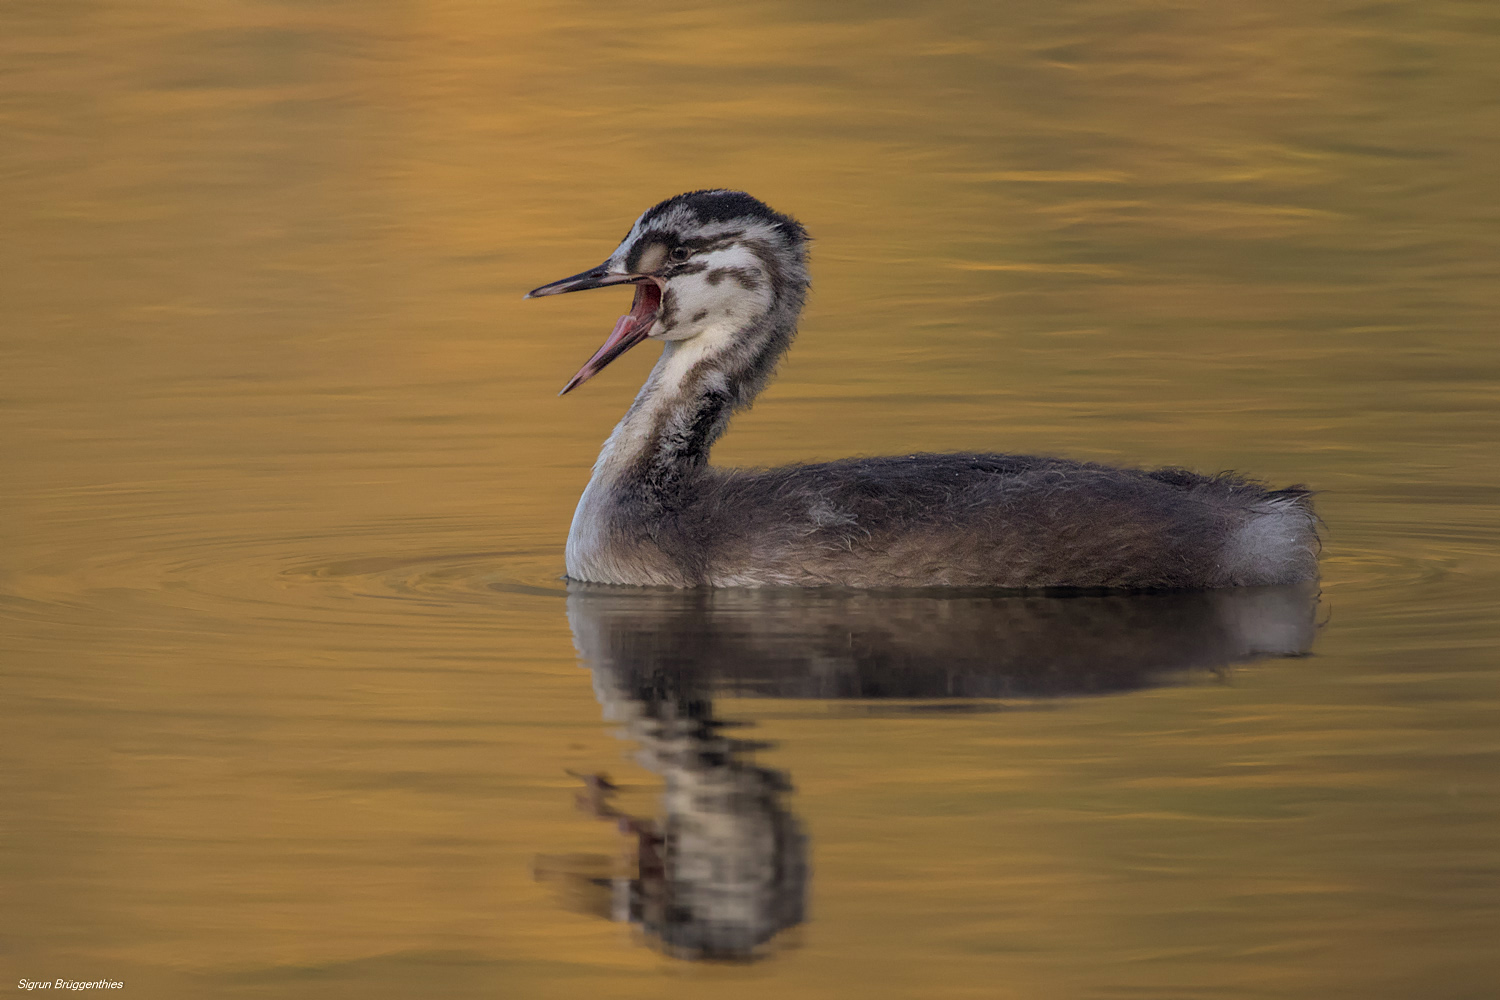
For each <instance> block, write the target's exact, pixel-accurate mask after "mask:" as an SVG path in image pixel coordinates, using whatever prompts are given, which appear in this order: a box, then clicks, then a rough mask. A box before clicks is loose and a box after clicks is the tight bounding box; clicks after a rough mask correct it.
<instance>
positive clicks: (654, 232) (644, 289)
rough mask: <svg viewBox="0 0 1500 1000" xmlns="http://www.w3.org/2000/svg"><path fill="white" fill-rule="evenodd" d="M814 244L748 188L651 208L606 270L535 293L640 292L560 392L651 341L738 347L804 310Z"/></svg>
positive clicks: (701, 194)
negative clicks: (789, 311)
mask: <svg viewBox="0 0 1500 1000" xmlns="http://www.w3.org/2000/svg"><path fill="white" fill-rule="evenodd" d="M807 243H808V237H807V231H806V230H804V229H803V228H802V226H801V224H800V223H798V222H797V220H795V219H793V218H791V217H790V216H787V215H782V214H781V213H779V212H776V211H773V210H772V209H771V208H770V207H769V206H767V205H766V204H765V203H764V202H761V201H758V200H756V199H755V198H752V197H750V196H749V195H748V194H745V193H744V192H741V191H725V190H711V191H691V192H688V193H687V194H680V195H678V196H676V197H675V198H668V199H667V200H666V201H664V202H661V203H660V204H658V205H656V206H654V207H652V208H650V209H648V210H647V211H646V212H645V213H643V214H642V215H641V217H640V218H639V219H637V220H635V225H633V226H631V227H630V232H629V234H627V235H626V237H625V239H624V241H622V242H621V243H620V245H619V246H618V247H617V248H615V252H614V253H612V254H610V255H609V258H608V259H607V260H605V262H604V263H602V264H600V265H599V266H598V267H595V268H591V269H589V270H587V271H584V272H582V273H580V274H575V275H573V276H572V277H570V278H563V279H562V280H561V281H554V282H552V283H551V284H548V285H543V286H542V287H540V288H534V289H532V290H531V291H530V292H529V293H528V294H527V295H526V298H528V299H531V298H539V297H541V296H543V295H561V294H563V293H564V292H579V291H583V290H584V289H586V288H604V287H606V286H609V285H634V286H635V302H634V303H633V304H632V305H631V307H630V312H629V313H627V314H626V315H624V316H621V317H620V319H619V320H618V321H617V322H616V323H615V328H614V330H613V331H612V332H611V333H610V335H609V337H608V338H606V339H605V341H604V345H603V346H602V347H600V348H599V350H598V351H596V352H595V353H594V356H593V357H591V358H589V360H588V361H587V362H586V363H585V364H584V366H583V367H582V368H580V369H579V370H578V374H576V375H574V376H573V378H572V379H570V380H569V382H568V384H567V385H565V386H564V387H563V390H562V393H560V394H559V395H561V394H563V393H567V392H569V391H571V390H572V389H574V388H575V387H577V386H578V385H579V384H581V383H583V382H585V381H587V380H588V379H590V378H592V377H593V376H594V375H596V374H598V373H599V372H600V371H601V370H602V369H603V368H604V366H605V365H607V364H609V363H610V362H611V361H613V360H614V359H615V358H618V357H619V356H620V355H622V354H624V353H625V352H626V351H628V350H630V348H632V347H634V346H635V345H636V344H639V343H640V342H641V341H643V340H646V339H647V338H651V339H655V340H662V341H679V340H691V339H694V338H708V339H709V340H713V341H719V340H722V341H723V342H724V343H725V345H726V346H729V345H732V344H733V342H734V341H735V339H736V338H737V337H739V336H740V335H741V334H742V332H743V331H745V330H747V329H749V328H751V327H753V326H754V325H755V324H756V323H757V321H759V320H760V319H762V318H763V317H765V316H766V315H767V314H769V313H771V312H772V311H773V310H775V309H776V308H777V307H778V306H781V305H785V304H787V303H788V302H790V303H791V305H792V307H794V308H800V306H801V301H802V293H803V291H804V290H805V289H806V287H807ZM789 293H790V295H789Z"/></svg>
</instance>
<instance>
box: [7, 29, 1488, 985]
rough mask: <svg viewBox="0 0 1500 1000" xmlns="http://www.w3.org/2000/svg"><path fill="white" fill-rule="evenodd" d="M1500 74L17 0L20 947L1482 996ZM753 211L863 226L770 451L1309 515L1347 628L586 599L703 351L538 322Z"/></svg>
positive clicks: (115, 960)
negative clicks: (586, 532)
mask: <svg viewBox="0 0 1500 1000" xmlns="http://www.w3.org/2000/svg"><path fill="white" fill-rule="evenodd" d="M1497 67H1500V18H1497V15H1496V13H1495V10H1494V9H1493V8H1492V6H1491V5H1488V4H1483V3H1478V2H1468V3H1464V2H1454V3H1426V4H1418V3H1386V4H1368V3H1346V4H1341V3H1327V4H1314V5H1306V4H1301V5H1298V4H1290V3H1274V2H1273V3H1262V4H1251V5H1196V6H1195V5H1173V4H1157V3H1132V2H1128V0H1110V2H1104V0H1100V2H1088V3H1081V4H1072V5H1064V6H1058V5H1054V4H1019V5H1017V4H1011V5H1007V6H1003V7H985V6H973V5H966V4H959V3H936V4H927V5H923V6H922V7H921V8H920V9H918V8H909V7H900V6H895V5H877V4H868V5H862V6H858V7H851V6H849V5H833V4H826V5H825V4H816V3H814V4H806V3H803V4H797V5H783V4H749V5H745V4H741V5H735V6H734V7H733V8H721V7H712V6H710V7H676V8H672V9H671V10H668V11H660V12H657V11H650V10H646V9H642V8H620V7H610V8H601V7H598V6H596V5H578V4H569V3H552V4H544V3H539V4H517V5H509V6H506V7H505V8H503V9H501V8H497V7H494V6H491V5H483V4H465V3H456V2H439V3H424V4H407V3H399V2H383V3H367V4H341V3H337V2H328V3H276V2H269V0H266V2H251V0H240V2H225V3H218V4H183V3H165V2H161V3H149V2H148V3H130V4H127V3H114V2H85V0H76V2H75V0H69V2H61V0H48V2H24V0H12V2H10V3H8V4H6V5H4V7H3V8H0V122H3V127H4V132H5V136H6V141H5V142H4V143H3V144H0V190H3V194H4V197H3V202H0V204H3V205H4V209H3V211H4V217H5V238H4V240H3V241H0V303H3V305H0V316H3V319H4V322H3V323H0V419H3V427H4V429H5V430H4V433H3V434H0V471H3V479H0V482H3V486H0V643H3V645H0V650H3V658H0V678H3V684H4V688H3V690H4V697H3V699H0V753H3V755H4V760H5V766H4V768H3V771H0V799H3V803H4V804H3V806H0V836H3V840H4V850H3V851H0V900H3V902H0V968H3V971H4V973H5V974H6V975H8V976H9V977H10V979H11V981H12V982H15V981H17V980H19V979H31V980H50V979H54V978H57V977H62V978H65V979H74V980H89V979H97V978H100V977H107V978H111V979H114V980H123V981H125V982H126V984H127V989H129V990H130V991H131V992H132V993H135V994H138V995H144V996H174V997H175V996H184V997H186V996H312V995H317V996H326V997H341V996H348V997H372V996H393V997H407V996H438V995H442V996H479V995H486V996H488V995H496V994H499V995H505V996H526V997H549V996H556V997H573V996H579V995H592V996H642V995H648V994H650V995H662V996H679V995H683V996H685V995H689V994H692V995H700V994H702V993H704V992H707V991H713V992H714V993H715V994H717V995H722V996H726V997H737V996H752V995H753V996H763V995H766V994H767V993H776V994H778V995H787V996H807V997H824V996H826V997H844V996H854V995H860V996H874V997H884V996H890V997H905V996H923V997H967V996H982V997H995V996H1000V997H1011V996H1013V997H1038V996H1048V997H1052V996H1056V997H1123V996H1142V997H1153V998H1156V997H1199V996H1226V997H1308V998H1323V997H1332V996H1351V997H1356V996H1357V997H1361V998H1365V997H1402V998H1404V997H1412V996H1422V997H1455V998H1457V997H1465V998H1467V997H1479V996H1487V995H1489V994H1490V993H1492V992H1493V990H1494V988H1495V984H1496V982H1497V981H1500V962H1497V959H1496V957H1495V955H1496V950H1495V947H1494V942H1495V941H1496V940H1497V932H1500V759H1497V757H1500V735H1497V732H1500V729H1497V722H1500V711H1497V710H1500V684H1497V680H1500V670H1497V663H1496V659H1497V657H1496V653H1495V650H1496V646H1497V640H1500V627H1497V623H1496V615H1495V610H1494V609H1495V607H1496V604H1497V601H1500V555H1497V543H1500V492H1497V488H1500V472H1497V465H1496V462H1495V460H1494V455H1495V443H1496V441H1497V440H1500V388H1497V387H1500V338H1497V337H1496V336H1495V316H1496V314H1497V311H1500V310H1497V307H1500V293H1497V289H1500V280H1497V279H1500V274H1497V272H1500V263H1497V261H1500V254H1497V251H1500V225H1497V223H1500V218H1497V215H1500V213H1497V209H1496V207H1495V202H1494V181H1493V173H1494V164H1495V163H1496V162H1497V159H1500V156H1497V154H1500V106H1497V104H1496V101H1495V98H1494V95H1495V94H1496V93H1500V86H1497V85H1500V70H1497ZM709 185H727V186H734V187H742V188H745V189H747V190H750V191H752V192H753V193H755V194H757V195H759V196H761V197H763V198H765V199H766V200H767V201H769V202H770V203H771V204H772V205H774V206H776V207H777V208H779V209H781V210H783V211H787V212H790V213H792V214H795V215H797V216H798V217H799V218H800V219H802V221H803V222H804V223H806V225H807V226H808V228H809V229H810V230H811V231H812V233H813V235H814V236H815V237H816V239H817V243H816V245H815V248H814V252H815V257H814V281H815V284H814V293H813V298H812V301H811V304H810V307H809V309H808V311H807V314H806V317H805V320H804V323H803V326H802V333H801V338H800V340H799V342H798V344H797V345H796V347H795V348H794V349H793V351H792V353H791V355H790V356H789V358H788V361H787V363H786V364H785V366H784V368H783V371H782V375H781V377H780V379H779V381H778V382H777V383H776V384H775V385H774V386H773V387H772V389H771V390H770V391H769V392H768V393H767V394H766V396H765V397H764V398H763V399H762V400H761V402H760V403H759V404H758V406H757V408H756V409H755V410H754V411H753V412H752V413H750V414H747V415H745V416H743V417H741V418H740V419H739V420H738V421H737V423H736V425H735V429H734V431H733V432H732V433H731V434H730V436H729V437H728V438H727V439H726V440H725V441H724V442H723V443H722V444H721V445H720V446H719V448H718V449H717V451H716V459H717V460H718V461H722V462H726V463H743V464H751V463H777V462H784V461H793V460H800V459H810V458H828V457H836V456H840V455H846V454H854V453H866V454H869V453H881V452H902V451H912V450H936V449H948V448H951V449H988V450H1009V451H1024V452H1046V453H1063V454H1068V455H1071V456H1075V457H1080V458H1089V459H1097V460H1103V461H1113V462H1124V463H1142V464H1180V465H1187V466H1193V467H1197V468H1201V469H1207V470H1214V469H1222V468H1235V469H1239V470H1242V471H1245V472H1249V473H1253V474H1256V475H1260V476H1264V477H1266V478H1267V479H1268V480H1271V481H1274V482H1276V483H1289V482H1304V483H1307V484H1309V485H1311V486H1312V487H1314V488H1316V489H1318V490H1320V491H1321V494H1320V496H1319V500H1318V503H1319V510H1320V513H1321V514H1322V516H1323V518H1324V520H1325V522H1326V526H1325V550H1324V556H1323V567H1324V580H1323V586H1322V588H1321V594H1309V593H1303V592H1278V591H1272V592H1260V593H1253V592H1247V593H1243V594H1237V595H1217V596H1215V595H1175V596H1174V595H1157V596H1153V597H1141V598H1117V597H1116V598H1110V597H1082V598H1072V599H1050V598H1022V597H1015V596H1010V597H1005V596H997V595H986V594H969V593H960V594H949V595H943V594H904V595H903V594H867V595H862V594H822V595H814V596H808V595H797V594H784V593H782V594H762V595H745V594H740V595H733V594H730V595H712V596H704V595H697V596H694V595H686V596H683V595H675V596H674V595H666V594H655V595H633V596H632V595H623V596H622V595H619V594H609V593H605V594H599V593H597V592H594V591H590V590H588V589H578V588H575V589H574V591H573V592H571V593H570V592H569V590H568V587H567V585H566V584H565V583H564V582H563V581H562V580H561V579H560V574H561V571H562V541H563V538H564V536H565V534H566V529H567V524H568V520H569V517H570V516H571V512H572V506H573V503H574V501H575V499H576V497H577V495H578V492H579V491H580V490H581V488H582V486H583V484H584V482H585V480H586V477H587V475H588V468H589V465H590V463H591V462H592V459H593V456H594V453H595V451H596V449H597V447H598V444H599V442H600V441H601V440H602V439H603V437H604V435H605V434H606V433H607V432H608V430H609V428H610V427H611V426H612V425H613V422H614V421H615V419H617V417H618V415H619V413H620V412H621V411H622V410H623V408H624V406H625V405H626V403H627V402H628V400H629V398H630V397H631V395H632V394H633V392H634V390H635V387H636V386H637V385H638V384H639V381H640V379H641V378H642V377H643V375H644V373H645V371H646V370H647V367H648V366H649V364H650V363H651V360H652V359H651V358H650V357H649V356H648V355H649V354H650V353H651V352H652V350H653V349H652V348H649V347H645V348H641V349H638V350H637V351H636V352H634V353H632V354H631V355H630V356H628V357H626V358H624V359H623V360H621V361H619V362H617V363H615V364H614V365H613V366H611V368H610V369H609V370H608V371H607V372H606V373H605V374H604V375H602V376H600V377H599V378H596V379H595V380H593V381H592V382H590V383H589V384H588V385H586V386H584V387H583V389H581V390H580V391H579V392H577V393H575V394H573V395H570V396H569V397H567V398H566V399H562V400H559V399H556V398H555V397H554V394H555V393H556V391H557V389H558V388H559V387H560V386H561V385H562V383H563V382H564V381H565V380H566V379H567V377H568V376H569V375H570V374H571V373H572V372H573V371H574V370H575V369H576V368H577V367H578V365H579V364H580V363H581V362H582V361H583V360H584V359H585V358H586V357H587V356H588V355H589V354H590V353H591V352H592V351H593V350H594V348H595V347H596V346H597V345H598V343H599V342H600V341H601V340H602V339H603V336H604V335H605V334H606V333H607V332H608V329H609V326H610V324H611V322H612V321H613V319H614V317H615V316H616V315H617V314H618V312H619V311H620V310H621V309H622V308H623V301H624V298H625V293H619V294H618V295H613V294H612V293H608V292H596V293H593V294H592V295H588V296H582V295H580V296H570V297H568V298H566V299H557V300H548V301H546V302H527V303H522V302H521V301H520V299H519V297H520V295H521V293H522V292H524V291H525V290H526V289H528V288H530V287H533V286H535V285H537V284H539V283H541V282H543V281H546V280H550V279H553V278H556V277H560V276H562V275H565V274H570V273H573V272H574V271H576V270H578V269H579V268H581V267H584V266H587V265H590V264H592V263H594V262H596V261H597V260H599V259H600V258H601V257H602V256H603V255H604V253H606V252H607V251H608V250H609V249H610V248H611V247H613V245H614V244H615V242H616V241H617V240H618V238H619V237H620V235H621V234H622V233H623V232H624V231H625V229H626V228H627V227H628V225H629V223H630V221H631V220H632V219H633V218H634V217H635V215H636V214H638V213H639V212H640V211H641V210H642V209H643V208H645V207H647V206H648V205H650V204H652V203H653V202H655V201H656V200H658V199H660V198H662V197H665V196H667V195H670V194H673V193H675V192H677V191H681V190H686V189H689V188H694V187H702V186H709ZM615 299H620V301H618V302H617V301H615ZM1309 649H1310V652H1311V654H1312V655H1310V656H1308V655H1294V654H1301V653H1304V652H1307V651H1308V650H1309ZM731 722H738V723H753V727H750V726H740V727H738V728H736V727H733V726H730V725H728V723H731ZM621 737H623V739H622V738H621ZM763 744H765V745H763ZM601 772H603V773H607V774H608V775H609V776H610V779H611V780H612V783H613V784H615V785H618V786H619V790H618V791H615V792H611V791H610V790H609V789H608V788H607V787H605V786H604V785H602V784H601V783H600V782H599V780H598V779H597V778H595V777H592V776H595V775H597V774H599V773H601ZM694 789H697V792H694ZM705 789H707V790H708V791H705ZM710 792H711V793H712V794H710ZM695 795H697V796H698V797H697V798H695ZM715 796H717V798H715ZM579 800H581V801H579ZM715 803H717V804H715ZM726 803H728V804H726ZM580 805H581V806H582V807H583V808H582V809H580V808H579V806H580ZM591 814H592V816H591ZM595 817H602V818H603V819H606V820H609V821H610V822H600V821H599V819H598V818H595ZM674 829H675V830H689V829H691V830H696V831H699V833H702V832H703V831H708V833H703V836H702V838H700V840H698V841H693V843H694V844H696V845H697V846H692V845H688V846H683V847H682V848H681V849H680V850H678V851H677V853H676V854H675V855H673V856H672V857H669V858H667V859H666V860H665V861H662V859H660V858H657V859H656V860H652V857H651V852H652V850H653V848H652V845H651V837H652V836H655V835H657V834H660V833H661V831H664V830H674ZM622 830H623V832H621V831H622ZM653 831H654V832H653ZM694 836H697V834H694ZM689 839H691V838H689ZM682 843H683V844H687V841H686V840H684V841H682ZM705 845H706V846H705ZM643 851H644V852H645V853H644V855H643V853H642V852H643ZM694 852H697V853H694ZM643 857H644V858H645V860H644V861H643V860H642V859H643ZM715 858H717V859H719V860H718V861H717V862H716V861H714V859H715ZM725 859H729V860H725ZM735 859H737V860H735ZM714 864H719V865H720V869H715V868H714V867H713V866H714ZM653 865H655V866H656V868H661V867H662V866H663V865H665V866H666V871H667V872H668V874H659V875H658V876H655V880H654V882H653V876H652V871H655V870H656V868H653ZM674 865H675V866H676V867H675V868H674V867H671V866H674ZM736 865H738V866H739V867H736ZM695 866H696V867H695ZM770 870H774V871H776V872H778V873H779V875H778V876H777V878H776V879H773V880H770V881H769V882H767V881H765V880H762V883H764V885H772V884H773V883H774V885H773V886H772V888H771V889H767V890H765V891H762V889H754V890H753V891H752V889H750V888H745V886H746V885H748V884H749V883H752V882H755V879H754V878H749V877H748V876H745V875H744V873H745V872H749V873H750V874H751V875H754V874H755V873H757V872H765V871H770ZM726 873H727V874H726ZM736 873H739V874H736ZM762 883H756V884H757V885H762ZM662 886H667V887H668V889H669V890H670V891H671V892H675V893H677V894H678V897H679V899H688V898H690V897H691V898H692V899H696V900H702V899H709V898H710V897H712V898H713V899H716V900H718V901H719V902H721V903H723V904H724V905H723V909H722V911H721V912H718V915H717V916H709V917H704V918H702V919H701V920H698V921H697V923H694V920H693V919H692V918H691V917H690V916H689V917H683V916H682V915H681V914H680V913H679V914H678V917H672V916H671V912H675V911H669V910H668V909H662V908H660V907H658V909H657V910H656V911H652V910H651V906H652V905H655V904H654V903H653V902H652V900H653V899H655V900H657V901H658V902H659V901H660V898H662V897H661V896H660V892H661V891H663V890H662V888H661V887H662ZM762 888H764V886H762ZM653 892H655V893H657V896H653V895H652V893H653ZM716 893H717V895H715V894H716ZM757 893H759V894H758V895H757ZM632 894H633V895H632ZM694 894H697V895H694ZM632 899H634V900H635V905H636V911H637V912H636V919H637V923H636V924H635V925H633V926H627V925H626V924H625V923H623V922H621V921H618V920H611V919H608V917H610V916H611V915H613V916H616V917H620V916H627V915H628V911H629V908H630V905H631V900H632ZM726 900H727V901H729V902H725V901H726ZM731 903H732V904H733V905H731ZM695 905H696V904H695ZM704 905H707V904H704ZM716 905H717V904H716ZM622 906H623V907H624V909H622ZM681 909H682V908H681V907H679V910H681ZM688 909H689V910H691V907H688ZM651 912H656V914H657V916H656V917H654V918H652V917H650V913H651ZM679 918H680V919H679ZM674 935H676V936H675V937H674ZM693 935H697V937H696V938H695V937H693ZM713 935H718V936H717V937H713ZM705 941H708V942H709V944H714V948H717V949H718V952H724V953H734V954H741V953H743V952H746V951H750V950H752V949H753V951H754V954H756V955H758V956H759V957H760V959H761V960H760V961H755V962H749V963H745V962H738V961H736V962H702V961H697V962H695V961H692V959H693V958H694V957H702V955H703V954H705V953H707V952H714V948H708V947H706V946H705V945H704V942H705ZM715 942H717V944H715ZM715 953H717V952H715Z"/></svg>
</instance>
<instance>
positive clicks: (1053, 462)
mask: <svg viewBox="0 0 1500 1000" xmlns="http://www.w3.org/2000/svg"><path fill="white" fill-rule="evenodd" d="M682 486H683V489H682V491H681V492H680V493H679V494H678V495H679V496H680V497H681V498H682V499H681V501H680V502H679V503H677V504H672V505H669V507H668V509H666V510H665V511H664V512H662V513H661V514H660V515H659V516H658V517H657V518H656V523H653V524H650V525H640V526H639V527H641V528H643V529H646V530H647V531H648V532H649V534H650V536H651V539H650V542H649V543H646V542H645V540H644V539H643V538H642V537H641V536H640V535H639V534H637V533H636V532H634V531H631V530H629V528H628V526H626V525H621V527H622V528H626V530H625V531H624V532H619V533H615V536H616V537H628V536H634V537H635V538H636V539H638V540H639V541H640V543H644V544H647V545H648V546H649V547H652V548H655V549H657V550H658V551H659V553H660V557H661V558H662V559H663V560H664V563H665V565H664V566H663V569H665V570H666V571H667V575H668V576H669V577H673V578H675V579H671V580H670V582H673V583H675V584H677V585H679V586H683V585H686V586H694V585H708V586H810V585H845V586H854V587H921V586H991V587H1028V588H1034V587H1090V588H1095V587H1110V588H1114V587H1121V588H1135V589H1144V588H1181V587H1220V586H1247V585H1261V584H1275V583H1291V582H1297V581H1301V580H1308V579H1312V578H1314V577H1316V575H1317V546H1318V539H1317V532H1316V517H1315V515H1314V514H1313V512H1312V507H1311V503H1310V495H1309V494H1308V493H1307V492H1306V491H1305V490H1301V489H1298V488H1291V489H1284V490H1268V489H1266V488H1265V487H1263V486H1261V485H1259V484H1257V483H1254V482H1251V481H1249V480H1246V479H1242V478H1240V477H1237V476H1233V475H1228V474H1224V475H1218V476H1203V475H1199V474H1196V473H1193V472H1188V471H1186V470H1182V469H1160V470H1154V471H1144V470H1138V469H1117V468H1111V467H1108V466H1101V465H1093V464H1090V463H1083V462H1072V461H1066V460H1062V459H1055V458H1045V457H1036V456H1024V455H997V454H965V453H960V454H942V455H931V454H921V455H908V456H901V457H890V458H856V459H846V460H843V461H838V462H829V463H822V464H810V465H792V466H784V467H781V468H774V469H744V470H723V469H713V468H708V467H704V468H702V469H700V470H699V471H698V473H697V474H696V475H694V476H693V477H691V481H689V482H685V483H683V484H682ZM669 567H670V568H669ZM615 582H645V581H627V580H620V581H615ZM661 582H668V581H667V580H663V581H661Z"/></svg>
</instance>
